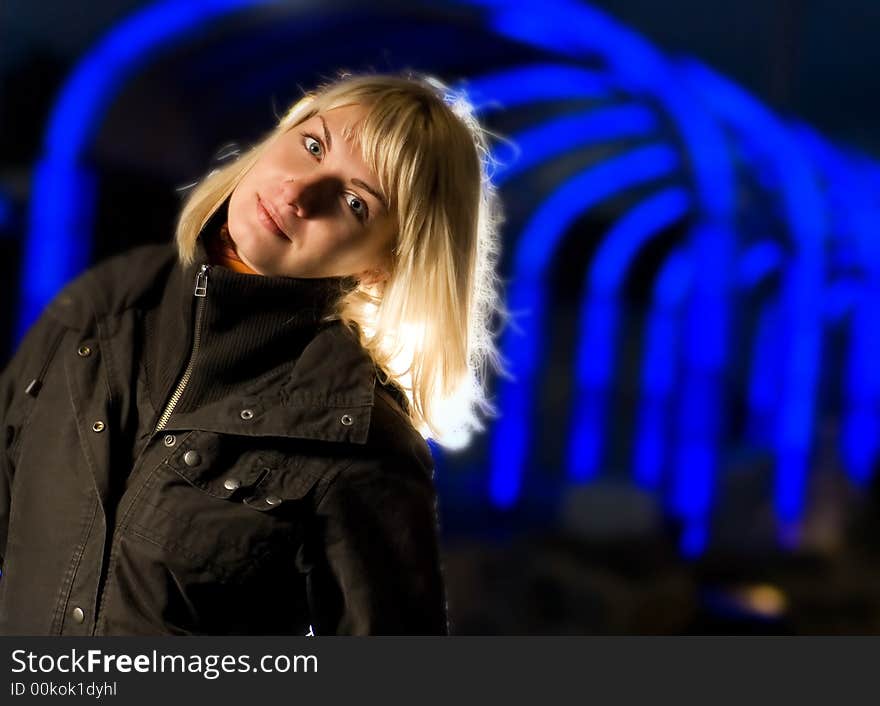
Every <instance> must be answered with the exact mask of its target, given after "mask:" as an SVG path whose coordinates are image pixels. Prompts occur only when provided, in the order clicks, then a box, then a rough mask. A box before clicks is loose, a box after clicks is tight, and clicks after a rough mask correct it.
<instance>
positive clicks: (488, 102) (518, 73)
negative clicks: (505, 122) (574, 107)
mask: <svg viewBox="0 0 880 706" xmlns="http://www.w3.org/2000/svg"><path fill="white" fill-rule="evenodd" d="M465 87H466V88H467V94H468V98H469V99H470V101H471V102H472V103H473V105H474V108H475V110H476V112H477V114H478V115H485V114H487V113H489V112H491V111H494V110H510V109H511V108H518V107H520V106H523V105H527V104H530V103H537V102H540V101H553V100H583V99H593V100H596V99H604V98H608V97H610V96H612V95H613V90H614V82H613V80H612V79H611V77H609V76H608V74H606V73H604V72H601V71H593V70H590V69H586V68H581V67H575V66H566V65H564V64H530V65H528V66H518V67H516V68H512V69H504V70H503V71H498V72H496V73H492V74H484V75H482V76H479V77H478V78H474V79H469V80H468V81H467V82H466V84H465Z"/></svg>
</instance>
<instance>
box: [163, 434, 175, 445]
mask: <svg viewBox="0 0 880 706" xmlns="http://www.w3.org/2000/svg"><path fill="white" fill-rule="evenodd" d="M164 441H165V446H174V444H176V443H177V437H176V436H174V434H166V435H165V439H164Z"/></svg>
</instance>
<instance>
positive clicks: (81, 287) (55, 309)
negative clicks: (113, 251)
mask: <svg viewBox="0 0 880 706" xmlns="http://www.w3.org/2000/svg"><path fill="white" fill-rule="evenodd" d="M176 264H177V249H176V246H175V245H174V244H173V243H172V244H169V243H160V244H152V245H141V246H138V247H136V248H132V249H131V250H127V251H126V252H123V253H120V254H117V255H113V256H111V257H108V258H106V259H104V260H102V261H101V262H99V263H98V264H96V265H93V266H92V267H90V268H88V269H87V270H86V271H85V272H83V273H81V274H80V275H78V276H77V277H75V278H74V279H73V280H72V281H70V282H69V283H68V284H67V285H65V287H64V288H63V289H62V290H61V292H60V293H59V294H58V295H56V297H55V298H54V299H53V300H52V301H51V302H50V304H49V305H48V306H47V307H46V313H47V314H48V315H49V316H51V317H53V318H54V319H56V320H58V321H60V322H61V323H62V324H64V325H65V326H67V327H69V328H74V329H83V328H86V327H87V326H88V325H89V322H90V321H91V320H92V319H93V318H94V317H96V316H98V317H101V316H107V315H110V314H114V313H117V312H120V311H124V310H125V309H128V308H131V307H133V306H137V305H138V304H139V303H140V302H142V301H143V300H144V299H147V298H149V297H150V296H151V295H153V294H154V293H156V292H157V291H160V290H161V286H160V284H161V283H162V282H164V281H165V279H166V277H167V276H168V274H169V273H170V271H171V270H172V269H173V268H174V267H175V265H176Z"/></svg>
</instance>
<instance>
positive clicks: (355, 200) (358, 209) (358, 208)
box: [345, 194, 367, 220]
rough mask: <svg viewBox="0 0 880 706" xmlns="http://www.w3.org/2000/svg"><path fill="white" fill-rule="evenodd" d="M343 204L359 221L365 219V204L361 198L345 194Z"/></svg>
mask: <svg viewBox="0 0 880 706" xmlns="http://www.w3.org/2000/svg"><path fill="white" fill-rule="evenodd" d="M345 202H346V203H347V204H348V207H349V208H350V209H351V212H352V213H354V215H355V216H357V217H358V218H359V219H360V220H364V219H365V218H366V217H367V204H365V203H364V200H363V199H362V198H360V197H358V196H355V195H354V194H346V195H345Z"/></svg>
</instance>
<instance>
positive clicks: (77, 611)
mask: <svg viewBox="0 0 880 706" xmlns="http://www.w3.org/2000/svg"><path fill="white" fill-rule="evenodd" d="M70 616H71V617H72V618H73V619H74V620H75V621H76V622H78V623H81V622H82V621H83V620H85V619H86V614H85V613H83V609H82V608H80V607H79V606H77V607H76V608H74V609H73V610H72V611H71V612H70Z"/></svg>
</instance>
